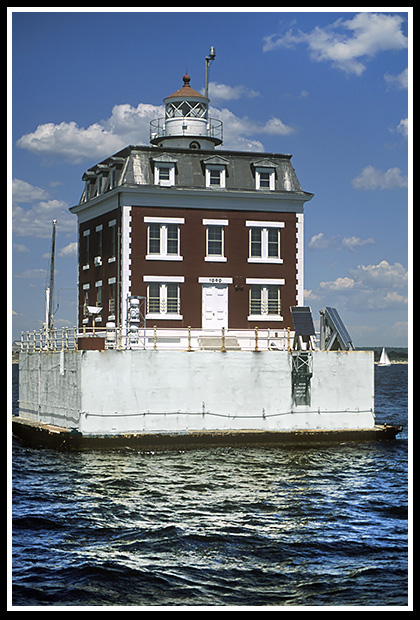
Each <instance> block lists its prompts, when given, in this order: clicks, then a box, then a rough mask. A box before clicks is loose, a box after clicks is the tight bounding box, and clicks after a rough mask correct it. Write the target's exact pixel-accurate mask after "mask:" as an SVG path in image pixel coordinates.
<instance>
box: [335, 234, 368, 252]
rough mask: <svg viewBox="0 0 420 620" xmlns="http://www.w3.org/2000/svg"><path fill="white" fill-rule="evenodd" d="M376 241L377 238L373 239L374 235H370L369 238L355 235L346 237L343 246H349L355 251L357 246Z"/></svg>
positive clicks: (348, 247)
mask: <svg viewBox="0 0 420 620" xmlns="http://www.w3.org/2000/svg"><path fill="white" fill-rule="evenodd" d="M374 243H375V240H374V239H372V237H369V238H368V239H361V238H360V237H355V236H354V235H353V236H352V237H344V239H343V241H342V242H341V245H342V246H343V248H347V249H348V250H350V251H351V252H355V248H360V247H362V246H364V245H373V244H374Z"/></svg>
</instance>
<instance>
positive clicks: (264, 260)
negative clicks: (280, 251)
mask: <svg viewBox="0 0 420 620" xmlns="http://www.w3.org/2000/svg"><path fill="white" fill-rule="evenodd" d="M248 263H266V264H267V263H271V264H273V265H281V264H282V263H283V259H282V258H273V257H272V256H267V258H265V257H264V256H263V257H261V256H251V258H248Z"/></svg>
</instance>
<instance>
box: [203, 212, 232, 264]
mask: <svg viewBox="0 0 420 620" xmlns="http://www.w3.org/2000/svg"><path fill="white" fill-rule="evenodd" d="M228 224H229V220H213V219H211V220H208V219H205V220H203V225H204V226H206V255H205V257H204V260H205V262H207V263H226V261H227V257H226V256H225V226H227V225H228ZM211 226H218V227H221V229H222V240H221V241H222V252H221V254H210V253H209V243H208V242H209V228H210V227H211Z"/></svg>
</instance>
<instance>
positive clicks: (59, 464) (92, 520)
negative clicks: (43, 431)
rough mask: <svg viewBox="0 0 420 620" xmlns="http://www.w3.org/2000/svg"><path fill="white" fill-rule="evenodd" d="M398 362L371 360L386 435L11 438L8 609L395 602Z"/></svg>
mask: <svg viewBox="0 0 420 620" xmlns="http://www.w3.org/2000/svg"><path fill="white" fill-rule="evenodd" d="M407 369H408V367H407V365H392V366H390V367H384V368H382V367H377V368H376V369H375V373H376V412H377V414H376V415H377V423H383V422H388V423H392V424H403V425H404V430H403V432H402V433H401V434H399V435H398V436H397V439H396V440H395V441H393V442H383V443H382V442H378V443H361V444H348V445H336V446H331V447H324V448H319V447H316V448H300V449H296V448H290V447H289V448H214V449H205V450H191V451H185V452H180V451H174V452H147V453H143V452H138V451H134V450H122V451H105V452H99V453H98V452H85V453H60V452H55V451H51V450H46V449H43V450H42V449H32V448H27V447H23V446H22V445H21V444H20V443H19V442H18V441H17V440H13V443H12V458H13V497H12V543H13V547H12V571H11V572H12V575H11V582H12V585H11V603H12V605H13V608H15V607H16V608H17V607H20V606H36V607H38V606H39V607H52V606H54V607H58V606H60V607H66V608H67V607H68V608H69V609H71V608H74V607H90V606H92V607H94V606H97V607H101V606H104V607H108V606H118V607H127V608H128V609H130V608H133V606H139V607H149V606H165V607H179V606H186V607H187V608H188V607H195V606H206V607H210V608H211V607H213V606H220V607H225V606H230V607H232V606H235V607H236V606H250V607H256V606H262V607H266V606H267V607H268V606H279V607H296V606H299V607H313V606H340V607H350V608H351V607H352V606H364V607H376V606H396V607H404V606H407V604H408V574H407V570H408V567H407V555H408V543H407V530H408V526H407V516H408V493H407V469H408V466H407V453H408V432H409V428H408V423H407ZM14 397H15V398H16V397H17V390H16V387H14ZM377 611H380V609H379V608H378V609H377Z"/></svg>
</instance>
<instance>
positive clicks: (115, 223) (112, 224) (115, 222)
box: [108, 220, 117, 226]
mask: <svg viewBox="0 0 420 620" xmlns="http://www.w3.org/2000/svg"><path fill="white" fill-rule="evenodd" d="M116 225H117V220H109V222H108V226H116Z"/></svg>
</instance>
